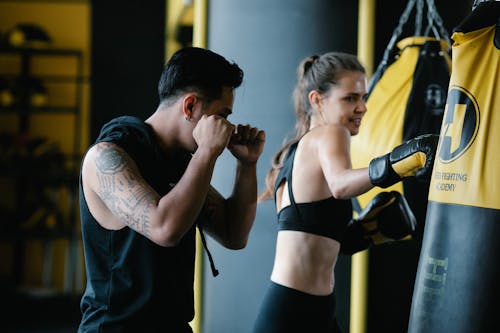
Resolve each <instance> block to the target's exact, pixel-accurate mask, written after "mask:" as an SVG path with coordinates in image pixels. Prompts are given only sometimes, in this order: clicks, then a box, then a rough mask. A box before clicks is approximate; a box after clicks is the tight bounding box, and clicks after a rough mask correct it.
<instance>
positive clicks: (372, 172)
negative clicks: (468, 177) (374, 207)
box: [368, 134, 439, 188]
mask: <svg viewBox="0 0 500 333" xmlns="http://www.w3.org/2000/svg"><path fill="white" fill-rule="evenodd" d="M438 141H439V135H437V134H424V135H420V136H417V137H416V138H413V139H411V140H408V141H406V142H404V143H402V144H401V145H399V146H397V147H396V148H394V149H393V150H392V152H390V153H388V154H385V155H383V156H380V157H377V158H374V159H373V160H372V161H371V162H370V166H369V167H368V174H369V176H370V181H371V182H372V184H373V185H375V186H378V187H383V188H386V187H389V186H391V185H393V184H395V183H397V182H399V181H400V180H402V179H403V178H405V177H412V176H415V177H417V178H418V179H420V180H428V179H430V175H431V172H432V167H433V166H434V158H435V156H436V149H437V145H438Z"/></svg>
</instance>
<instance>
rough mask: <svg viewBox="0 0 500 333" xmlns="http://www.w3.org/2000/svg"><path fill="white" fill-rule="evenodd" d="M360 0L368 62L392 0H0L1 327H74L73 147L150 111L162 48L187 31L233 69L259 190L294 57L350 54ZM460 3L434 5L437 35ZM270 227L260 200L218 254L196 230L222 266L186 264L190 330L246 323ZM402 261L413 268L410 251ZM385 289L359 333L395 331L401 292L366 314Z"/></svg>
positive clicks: (77, 246) (344, 298)
mask: <svg viewBox="0 0 500 333" xmlns="http://www.w3.org/2000/svg"><path fill="white" fill-rule="evenodd" d="M366 2H368V3H371V4H372V5H373V6H374V9H375V11H374V12H375V16H374V17H375V19H374V20H373V27H372V29H373V34H374V36H375V38H374V45H373V46H374V49H373V50H374V51H373V59H372V60H373V64H375V66H376V65H377V64H378V62H379V61H380V59H381V58H382V54H383V51H384V49H385V47H386V45H387V43H388V42H389V38H390V36H391V34H392V32H393V29H394V28H395V27H396V25H397V22H398V20H399V17H400V15H401V13H402V11H403V9H404V8H405V6H406V2H405V1H390V0H378V1H376V0H373V1H370V0H360V1H359V2H358V1H340V0H308V1H303V0H273V1H269V0H253V1H246V0H191V1H189V0H156V1H148V2H143V1H138V0H128V1H117V0H108V1H89V0H31V1H28V0H13V1H5V0H0V171H1V172H0V292H1V293H2V294H1V295H2V299H3V302H2V312H1V313H2V314H3V316H5V317H4V318H5V320H3V321H2V324H0V330H2V331H8V332H74V331H75V329H76V327H77V325H78V322H79V316H80V314H79V308H78V302H79V297H80V295H81V293H82V291H83V288H84V285H85V276H84V274H85V272H84V266H83V254H82V248H81V242H80V240H79V237H80V235H79V232H80V229H79V218H78V207H77V203H78V200H77V199H78V196H77V179H78V167H79V163H80V160H81V155H82V153H83V152H84V151H85V149H86V147H87V146H88V145H89V143H91V142H92V141H93V139H95V137H96V135H97V133H98V130H99V128H100V127H101V125H102V124H103V123H104V122H106V121H108V120H109V119H111V118H113V117H115V116H117V115H122V114H128V115H136V116H139V117H142V118H146V117H147V116H148V115H149V114H150V113H152V112H153V111H154V110H155V108H156V106H157V102H158V99H157V94H156V84H157V80H158V78H159V75H160V73H161V70H162V66H163V64H164V62H165V61H166V59H167V58H168V56H169V55H171V54H172V52H174V51H175V50H176V49H178V48H179V47H181V46H183V45H192V44H193V36H194V38H195V39H196V40H195V42H194V44H195V45H197V46H204V47H208V48H210V49H212V50H214V51H216V52H219V53H221V54H223V55H224V56H226V57H227V58H228V59H230V60H233V61H235V62H237V63H238V64H239V65H240V66H241V67H242V69H243V70H244V71H245V81H244V84H243V86H242V87H240V88H239V89H238V91H237V97H236V102H235V113H234V116H232V120H233V121H234V122H243V123H251V124H253V125H254V126H257V127H260V128H263V129H264V130H265V131H266V132H267V143H266V148H265V151H264V153H263V156H262V159H261V162H260V165H259V169H258V177H259V178H258V179H259V188H260V189H262V188H263V186H264V177H265V173H266V172H267V169H268V166H269V163H270V160H271V156H272V154H273V153H274V151H276V150H277V148H278V147H279V146H280V145H281V143H282V140H283V138H284V137H285V136H286V135H287V134H289V131H290V129H291V128H292V126H293V123H294V115H293V112H292V104H291V99H290V96H291V92H292V89H293V86H294V80H295V68H296V66H297V64H298V62H299V61H300V59H302V58H303V57H305V56H308V55H311V54H314V53H322V52H326V51H329V50H338V51H344V52H350V53H357V52H358V46H357V45H358V37H357V36H358V23H359V22H358V11H359V7H360V4H362V3H366ZM471 2H472V1H468V0H464V1H456V0H442V1H436V6H437V10H438V12H439V14H440V16H441V17H442V19H443V22H444V25H445V26H446V28H447V29H448V31H450V32H451V31H452V30H453V28H454V27H455V26H456V25H458V23H459V22H460V21H461V20H462V19H463V18H465V17H466V16H467V14H468V13H469V12H470V10H471V6H472V5H471ZM200 25H202V27H200ZM408 25H409V26H410V28H412V23H409V24H408ZM197 29H198V30H197ZM408 33H410V34H411V32H408ZM371 70H373V68H371ZM232 163H233V160H232V159H231V158H230V156H229V155H226V154H223V155H222V157H221V159H220V160H219V161H218V163H217V167H216V171H215V174H214V181H213V184H214V185H215V186H216V187H217V188H219V189H220V191H221V192H222V193H223V194H228V193H227V191H229V190H230V188H231V180H232V177H227V176H226V175H225V174H224V172H223V170H225V169H227V166H229V165H231V164H232ZM275 232H276V230H275V225H274V212H273V207H272V204H271V203H270V202H266V203H263V204H261V205H260V206H259V208H258V212H257V218H256V221H255V224H254V228H253V230H252V233H251V236H250V241H249V244H248V246H247V248H246V249H244V250H241V251H237V252H234V251H228V250H225V249H222V248H221V247H220V246H218V245H217V244H216V243H215V242H212V241H210V240H209V243H208V246H209V247H210V248H211V249H212V251H213V255H214V259H215V263H216V266H217V268H218V269H219V270H220V272H221V275H220V276H218V277H217V278H212V276H211V274H210V271H209V269H207V267H203V266H202V265H200V266H199V267H200V268H199V274H198V276H197V282H196V291H197V298H196V307H197V317H196V318H195V321H194V322H193V327H194V329H195V331H197V332H206V333H212V332H216V333H225V332H240V333H244V332H249V331H250V328H251V325H252V322H253V320H254V318H255V315H256V312H257V308H258V305H259V303H260V300H261V297H262V294H263V291H264V288H265V287H266V284H267V282H268V279H269V275H270V271H271V266H272V261H273V257H274V241H275ZM398 255H399V257H398ZM202 261H203V258H202V257H201V259H200V260H198V262H199V263H200V262H202ZM398 261H399V262H400V261H403V262H404V261H405V258H401V255H400V254H398V253H393V254H392V257H389V258H386V262H389V264H390V263H394V262H398ZM409 265H414V266H415V269H416V262H414V261H413V259H412V260H410V261H409ZM338 267H339V268H338V270H337V271H336V272H335V274H336V280H337V287H336V289H337V290H336V291H337V296H338V308H339V309H338V317H339V320H340V322H341V325H342V326H343V328H344V329H345V331H346V332H347V331H348V330H347V328H348V327H349V316H350V314H349V288H350V275H349V274H350V258H341V259H340V262H339V264H338ZM373 269H374V268H372V267H371V266H370V270H373ZM391 288H392V290H384V289H383V288H382V289H380V288H379V289H378V290H377V291H376V292H374V293H373V294H370V298H371V299H375V298H380V300H377V301H376V303H373V304H374V305H375V306H370V307H369V309H373V310H369V311H368V315H367V318H366V321H367V325H366V327H367V331H368V332H369V331H379V330H380V328H383V331H385V332H404V331H405V325H406V322H407V319H408V318H407V315H408V310H409V309H407V308H406V307H405V306H406V305H409V304H407V303H408V302H407V301H408V300H404V301H403V303H404V305H405V306H401V307H399V308H400V310H399V313H398V312H396V313H394V312H391V316H393V317H394V318H396V319H394V320H389V323H387V320H386V319H385V318H384V315H383V314H382V315H380V314H379V313H378V312H377V311H382V310H381V309H383V308H384V306H385V305H387V304H385V303H389V302H393V301H394V300H393V299H391V297H392V296H388V297H385V299H384V294H386V295H390V294H394V293H396V294H403V295H410V294H411V283H410V285H408V281H406V283H402V284H401V286H398V285H392V286H391ZM398 288H400V289H398ZM405 302H406V303H405ZM370 304H372V303H370ZM393 308H394V306H391V309H393ZM396 308H397V307H396ZM391 311H392V310H391ZM396 311H397V310H396ZM380 318H381V319H380Z"/></svg>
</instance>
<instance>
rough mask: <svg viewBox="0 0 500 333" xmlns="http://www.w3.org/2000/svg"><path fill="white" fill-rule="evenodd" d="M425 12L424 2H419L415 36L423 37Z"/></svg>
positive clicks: (421, 0)
mask: <svg viewBox="0 0 500 333" xmlns="http://www.w3.org/2000/svg"><path fill="white" fill-rule="evenodd" d="M423 12H424V0H418V2H417V13H416V15H415V36H421V33H422V15H423Z"/></svg>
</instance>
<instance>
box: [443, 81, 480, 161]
mask: <svg viewBox="0 0 500 333" xmlns="http://www.w3.org/2000/svg"><path fill="white" fill-rule="evenodd" d="M478 129H479V106H478V104H477V101H476V99H475V98H474V96H472V94H471V93H470V92H469V91H467V90H466V89H464V88H463V87H459V86H452V87H451V89H450V90H449V92H448V97H447V102H446V107H445V111H444V116H443V124H442V127H441V139H440V141H441V142H440V148H439V159H440V160H441V162H443V163H450V162H453V161H454V160H456V159H457V158H459V157H460V156H462V155H463V154H464V153H465V152H466V151H467V149H469V147H470V146H471V145H472V142H473V141H474V139H475V138H476V134H477V131H478Z"/></svg>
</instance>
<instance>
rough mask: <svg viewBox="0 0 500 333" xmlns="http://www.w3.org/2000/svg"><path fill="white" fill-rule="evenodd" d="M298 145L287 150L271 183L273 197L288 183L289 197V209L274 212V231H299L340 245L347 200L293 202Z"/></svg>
mask: <svg viewBox="0 0 500 333" xmlns="http://www.w3.org/2000/svg"><path fill="white" fill-rule="evenodd" d="M298 143H299V141H298V142H296V143H294V144H292V145H291V146H290V148H289V150H288V153H287V155H286V157H285V159H284V161H283V167H282V168H281V170H280V172H279V174H278V177H277V178H276V182H275V183H274V193H275V194H276V191H277V189H278V187H279V186H280V185H281V184H282V183H283V182H284V180H286V181H288V186H287V187H288V195H289V196H290V205H288V206H286V207H283V208H282V209H281V210H280V211H279V212H278V230H295V231H303V232H307V233H311V234H316V235H320V236H324V237H328V238H331V239H334V240H337V241H340V240H342V237H343V235H344V232H345V230H346V227H347V223H348V222H349V221H350V220H351V218H352V204H351V200H350V199H347V200H341V199H335V198H334V197H333V196H332V197H329V198H326V199H323V200H319V201H313V202H305V203H296V202H295V199H294V197H293V193H292V170H293V162H294V158H295V152H296V150H297V145H298ZM275 197H276V196H275Z"/></svg>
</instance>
